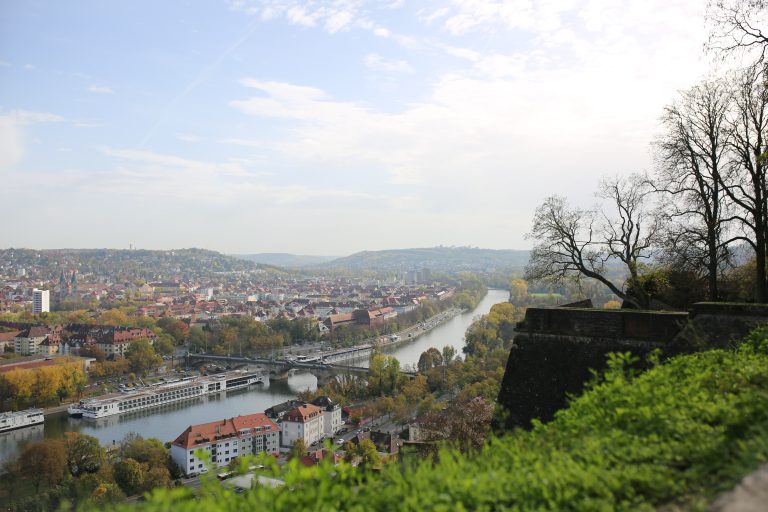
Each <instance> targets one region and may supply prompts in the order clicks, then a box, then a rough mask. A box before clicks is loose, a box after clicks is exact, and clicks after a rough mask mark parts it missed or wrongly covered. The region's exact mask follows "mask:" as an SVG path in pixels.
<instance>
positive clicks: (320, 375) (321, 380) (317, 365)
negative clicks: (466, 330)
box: [186, 346, 417, 385]
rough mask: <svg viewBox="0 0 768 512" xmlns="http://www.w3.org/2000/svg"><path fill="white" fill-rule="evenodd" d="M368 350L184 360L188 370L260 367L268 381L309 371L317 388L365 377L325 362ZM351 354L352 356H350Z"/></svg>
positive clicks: (354, 369)
mask: <svg viewBox="0 0 768 512" xmlns="http://www.w3.org/2000/svg"><path fill="white" fill-rule="evenodd" d="M371 349H372V347H371V346H367V347H355V348H350V349H342V350H340V351H334V352H332V353H328V354H325V355H322V354H318V355H316V356H310V357H307V358H306V359H305V360H303V361H298V360H289V359H271V358H265V357H244V356H231V355H230V356H217V355H213V354H188V355H187V357H186V360H187V364H188V365H189V366H201V365H203V364H205V363H225V364H226V365H227V366H232V367H235V368H237V367H243V366H247V365H260V366H264V367H267V368H269V375H270V378H272V379H284V378H287V377H288V376H289V375H290V374H291V373H293V372H294V371H296V370H302V369H303V370H309V372H310V373H312V374H313V375H314V376H315V377H317V381H318V385H324V384H326V383H328V382H330V381H331V380H332V379H333V378H335V377H336V375H339V374H343V373H352V374H356V375H368V372H369V371H370V369H369V368H367V367H363V366H351V365H343V364H333V363H331V362H329V359H330V360H344V359H354V358H357V357H363V356H365V355H368V354H370V351H371ZM352 354H355V355H354V356H353V355H352ZM400 373H401V374H402V375H405V376H407V377H409V378H414V377H415V376H416V375H417V372H412V371H404V370H401V371H400Z"/></svg>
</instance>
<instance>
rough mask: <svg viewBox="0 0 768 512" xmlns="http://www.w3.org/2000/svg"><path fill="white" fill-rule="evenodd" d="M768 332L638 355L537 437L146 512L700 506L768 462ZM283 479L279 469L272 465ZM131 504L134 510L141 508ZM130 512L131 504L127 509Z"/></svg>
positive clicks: (170, 497)
mask: <svg viewBox="0 0 768 512" xmlns="http://www.w3.org/2000/svg"><path fill="white" fill-rule="evenodd" d="M767 338H768V331H760V332H756V333H753V335H752V336H751V337H750V338H749V339H748V340H747V341H748V342H747V343H744V344H743V345H742V346H741V347H740V348H738V349H736V350H732V351H725V350H712V351H707V352H701V353H697V354H692V355H685V356H679V357H676V358H673V359H670V360H668V361H666V362H665V363H663V364H658V365H656V366H655V367H653V368H652V369H650V370H648V371H646V372H645V373H643V374H641V375H638V376H633V374H632V372H631V371H629V370H628V369H627V364H628V363H630V362H631V358H629V357H627V356H623V355H617V356H614V357H612V359H611V362H610V365H609V370H608V371H607V372H606V373H605V374H604V375H603V376H602V377H601V378H600V379H596V380H595V381H594V382H593V383H592V384H591V385H590V386H589V389H588V390H587V391H586V392H585V393H584V394H583V395H582V396H581V397H579V398H577V399H574V400H573V401H572V403H571V404H570V406H569V407H568V408H567V409H564V410H562V411H560V413H558V414H557V416H556V417H555V419H554V420H553V421H552V422H550V423H548V424H546V425H544V424H536V425H535V426H534V428H533V430H532V431H530V432H525V431H514V432H511V433H508V434H506V435H504V436H503V437H500V438H495V439H491V440H490V441H488V442H487V443H486V446H485V447H484V449H483V450H482V451H481V452H480V453H479V454H477V455H474V456H463V455H461V454H460V453H458V452H456V451H452V450H450V449H444V450H443V451H442V452H441V453H440V456H439V462H437V463H432V461H431V460H430V461H418V462H413V463H402V464H390V465H388V466H386V467H385V468H384V470H383V471H382V472H381V473H378V474H371V473H364V472H361V471H358V470H356V469H354V468H351V467H348V466H340V467H337V468H332V467H331V466H330V465H321V466H319V467H314V468H304V467H299V465H298V464H292V465H289V466H288V468H287V469H286V470H285V471H284V473H283V478H285V480H286V485H285V486H284V487H281V488H277V489H271V488H266V487H258V488H254V489H252V490H249V491H247V492H245V493H243V494H235V493H234V492H233V491H231V490H227V489H223V488H221V486H219V484H218V482H216V481H215V480H212V481H209V482H208V483H204V485H203V490H202V491H201V492H200V493H199V496H198V497H197V498H193V496H192V493H191V491H189V490H187V489H179V490H171V491H167V490H162V491H157V492H156V493H154V494H153V495H152V496H150V497H149V499H148V501H146V502H144V503H141V504H140V505H139V508H140V509H143V510H152V511H154V510H158V511H161V510H175V511H177V512H181V511H185V510H189V511H195V512H197V511H206V510H210V511H213V510H222V511H223V510H227V511H228V510H231V511H236V510H340V509H343V510H354V511H370V510H386V511H389V510H413V511H422V510H465V509H471V510H501V509H505V510H584V511H594V510H605V511H609V510H633V511H634V510H653V509H655V508H657V507H658V506H660V505H665V504H670V503H676V502H677V503H684V504H685V506H691V505H692V504H693V505H700V504H701V503H703V502H705V501H706V500H708V499H709V498H710V497H711V496H712V495H713V494H714V493H716V492H718V491H720V490H723V489H725V488H728V487H730V486H732V485H733V484H734V483H735V482H736V481H738V479H739V478H741V477H742V476H743V475H744V474H746V473H747V472H749V471H750V470H752V469H753V468H755V467H757V466H758V465H759V464H760V463H763V462H765V461H766V460H768V342H766V339H767ZM274 471H275V473H277V472H278V470H277V469H274ZM133 507H134V506H133V505H132V506H131V508H130V509H131V510H134V508H133ZM124 509H125V510H128V509H129V507H128V506H125V507H124Z"/></svg>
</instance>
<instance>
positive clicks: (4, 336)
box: [0, 331, 21, 342]
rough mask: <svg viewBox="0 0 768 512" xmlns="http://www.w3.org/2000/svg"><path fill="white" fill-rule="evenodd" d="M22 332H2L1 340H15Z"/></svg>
mask: <svg viewBox="0 0 768 512" xmlns="http://www.w3.org/2000/svg"><path fill="white" fill-rule="evenodd" d="M20 333H21V331H9V332H0V342H4V341H13V339H14V338H15V337H16V336H17V335H18V334H20Z"/></svg>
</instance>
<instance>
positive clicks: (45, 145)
mask: <svg viewBox="0 0 768 512" xmlns="http://www.w3.org/2000/svg"><path fill="white" fill-rule="evenodd" d="M705 4H706V2H705V1H704V0H702V1H700V2H699V1H694V0H686V1H675V0H638V1H621V0H583V1H580V0H544V1H516V0H511V1H493V0H470V1H454V2H413V3H412V2H407V1H397V0H394V1H383V2H361V1H355V0H339V1H324V0H317V1H312V2H301V1H292V0H286V1H283V0H265V1H246V0H240V1H230V2H227V1H223V0H222V1H207V2H202V1H187V2H171V1H137V0H131V1H124V2H103V1H66V2H62V1H48V2H39V1H25V2H22V1H17V2H2V4H0V205H1V207H2V209H1V210H0V211H2V214H0V247H34V248H54V247H116V248H127V247H128V245H129V244H133V245H134V246H137V247H140V248H150V249H152V248H173V247H192V246H194V247H204V248H209V249H215V250H220V251H223V252H230V253H231V252H240V253H243V252H265V251H270V252H272V251H281V252H282V251H285V252H295V253H305V254H334V255H340V254H348V253H351V252H354V251H358V250H364V249H384V248H399V247H415V246H434V245H439V244H444V245H473V246H480V247H486V248H525V247H528V246H530V245H531V243H530V241H527V240H524V238H523V235H524V234H525V232H526V231H528V229H529V227H530V222H531V215H532V213H533V210H534V208H535V207H536V206H537V205H538V204H539V203H540V202H541V200H542V199H543V198H544V197H546V196H547V195H550V194H552V193H559V194H565V195H568V196H571V197H572V198H573V200H574V201H575V202H582V203H587V204H588V203H591V201H592V193H593V191H594V189H595V186H596V183H597V181H598V180H599V178H600V176H602V175H607V174H614V173H629V172H633V171H639V170H644V169H647V168H648V167H649V165H650V162H651V158H650V157H651V155H650V148H649V142H650V141H651V140H652V138H653V137H654V134H655V133H656V132H657V130H658V123H657V120H658V117H659V115H660V113H661V109H662V107H663V106H664V105H665V104H666V103H668V102H670V101H671V100H672V99H673V98H674V97H675V94H676V91H677V90H679V89H682V88H686V87H689V86H691V85H693V84H694V83H695V82H696V81H698V80H699V79H700V78H702V76H703V75H704V74H705V73H706V72H707V69H708V64H707V59H706V57H705V56H704V54H703V50H702V48H703V43H704V41H705V38H706V34H707V29H706V27H705V23H704V7H705Z"/></svg>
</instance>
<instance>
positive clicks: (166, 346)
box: [152, 333, 174, 356]
mask: <svg viewBox="0 0 768 512" xmlns="http://www.w3.org/2000/svg"><path fill="white" fill-rule="evenodd" d="M152 347H153V348H154V349H155V352H156V353H158V354H161V355H164V356H168V355H171V354H172V353H173V349H174V343H173V336H170V335H169V334H165V333H161V334H158V335H157V339H156V340H155V343H154V344H153V345H152Z"/></svg>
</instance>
